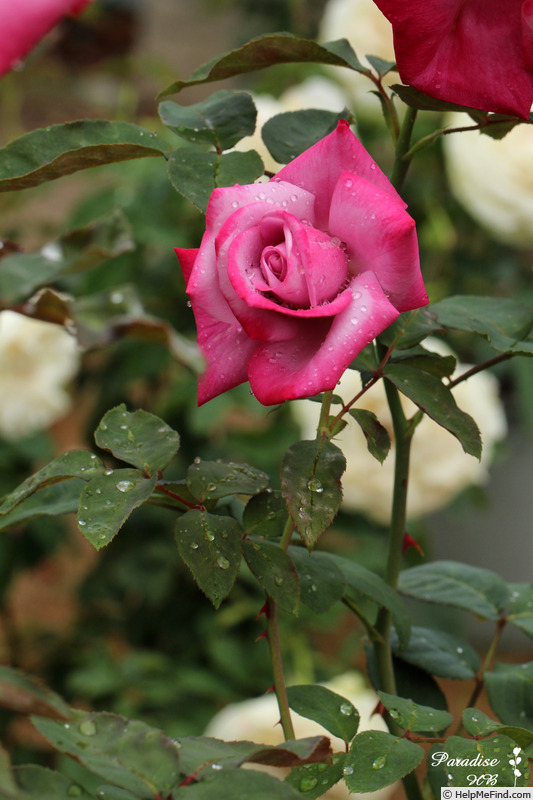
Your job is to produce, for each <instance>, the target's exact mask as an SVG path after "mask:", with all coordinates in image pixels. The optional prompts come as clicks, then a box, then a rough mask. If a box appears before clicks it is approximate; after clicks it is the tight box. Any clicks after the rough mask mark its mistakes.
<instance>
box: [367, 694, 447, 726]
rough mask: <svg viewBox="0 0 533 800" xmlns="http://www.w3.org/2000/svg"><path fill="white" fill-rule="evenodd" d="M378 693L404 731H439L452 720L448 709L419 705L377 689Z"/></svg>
mask: <svg viewBox="0 0 533 800" xmlns="http://www.w3.org/2000/svg"><path fill="white" fill-rule="evenodd" d="M378 695H379V699H380V700H381V702H382V703H383V705H384V706H385V708H386V709H387V711H388V712H389V715H390V716H391V717H392V719H393V720H394V721H395V722H396V723H397V724H398V725H399V726H400V727H401V728H403V729H404V730H405V731H414V732H415V733H416V732H424V733H429V732H430V731H431V732H440V731H444V730H446V728H448V727H449V726H450V725H451V724H452V722H453V716H452V715H451V714H450V713H449V712H448V711H442V710H441V709H438V708H431V707H430V706H423V705H419V704H418V703H414V702H413V701H412V700H410V699H407V698H405V697H398V696H397V695H394V694H388V693H387V692H379V691H378Z"/></svg>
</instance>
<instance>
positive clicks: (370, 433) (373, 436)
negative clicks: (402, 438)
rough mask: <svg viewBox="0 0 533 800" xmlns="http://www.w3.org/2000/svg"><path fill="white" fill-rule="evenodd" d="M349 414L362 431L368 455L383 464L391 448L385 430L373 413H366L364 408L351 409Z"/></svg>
mask: <svg viewBox="0 0 533 800" xmlns="http://www.w3.org/2000/svg"><path fill="white" fill-rule="evenodd" d="M349 414H350V416H351V417H353V418H354V420H355V421H356V422H357V424H358V425H359V426H360V428H361V430H362V431H363V433H364V435H365V439H366V445H367V447H368V452H369V453H370V455H372V456H374V458H375V459H377V460H378V461H379V463H380V464H383V462H384V461H385V459H386V457H387V455H388V452H389V450H390V446H391V441H390V436H389V434H388V431H387V429H386V428H384V427H383V425H382V424H381V422H380V421H379V419H378V418H377V417H376V415H375V414H374V412H373V411H366V410H365V409H364V408H351V409H350V411H349Z"/></svg>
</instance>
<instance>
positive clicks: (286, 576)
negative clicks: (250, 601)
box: [242, 536, 300, 614]
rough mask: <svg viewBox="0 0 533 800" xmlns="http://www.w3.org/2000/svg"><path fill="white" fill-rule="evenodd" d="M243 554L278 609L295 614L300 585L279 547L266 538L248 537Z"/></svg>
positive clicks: (294, 571)
mask: <svg viewBox="0 0 533 800" xmlns="http://www.w3.org/2000/svg"><path fill="white" fill-rule="evenodd" d="M242 553H243V556H244V559H245V561H246V563H247V564H248V567H249V568H250V571H251V573H252V574H253V575H255V577H256V578H257V580H258V581H259V583H260V584H261V586H262V587H263V589H264V590H265V591H266V592H267V594H269V595H270V596H271V597H272V599H273V600H275V602H276V603H277V604H278V606H279V607H280V608H283V609H284V610H285V611H288V612H289V613H290V614H297V613H298V606H299V601H300V582H299V580H298V573H297V572H296V568H295V566H294V564H293V563H292V560H291V558H290V556H289V555H287V553H285V552H284V551H283V550H282V549H281V547H280V546H279V545H277V544H274V542H269V541H268V539H267V540H265V539H259V538H257V537H252V536H248V537H247V538H246V539H244V541H243V543H242Z"/></svg>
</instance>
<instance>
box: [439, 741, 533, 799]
mask: <svg viewBox="0 0 533 800" xmlns="http://www.w3.org/2000/svg"><path fill="white" fill-rule="evenodd" d="M515 748H516V743H515V742H513V741H512V739H509V738H507V737H506V736H501V735H500V736H496V737H495V738H493V739H478V740H474V739H465V738H463V737H462V736H450V738H449V739H446V741H445V742H444V743H443V744H438V745H436V747H433V748H432V749H431V750H430V751H429V753H428V759H427V763H428V777H429V781H430V784H431V787H432V789H433V791H434V792H436V793H437V795H440V791H439V789H440V788H441V787H442V786H471V785H472V781H471V779H470V780H469V777H470V778H471V776H475V777H476V778H481V776H482V775H490V776H494V779H495V782H494V783H492V780H491V782H490V784H488V783H487V782H485V781H483V782H480V784H479V785H480V786H487V785H490V786H491V787H492V786H528V785H529V766H528V763H527V758H526V757H525V756H524V754H523V753H516V754H515V753H514V752H513V750H514V749H515ZM517 749H518V748H517ZM517 755H519V757H520V763H519V764H518V766H519V768H520V772H521V775H520V777H518V776H515V775H514V773H513V766H512V765H511V763H510V762H511V760H514V759H515V758H516V756H517ZM461 762H463V763H461ZM485 791H489V790H487V789H485Z"/></svg>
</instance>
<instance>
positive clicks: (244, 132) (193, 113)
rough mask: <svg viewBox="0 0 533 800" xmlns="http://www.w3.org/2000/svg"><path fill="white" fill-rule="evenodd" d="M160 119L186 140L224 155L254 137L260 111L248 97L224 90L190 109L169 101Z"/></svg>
mask: <svg viewBox="0 0 533 800" xmlns="http://www.w3.org/2000/svg"><path fill="white" fill-rule="evenodd" d="M159 116H160V117H161V120H162V121H163V122H164V124H165V125H167V126H168V127H169V128H170V129H171V130H172V131H174V133H177V134H178V136H181V137H182V138H183V139H187V140H188V141H189V142H195V143H196V142H198V143H201V142H203V143H204V144H209V145H211V146H213V147H214V148H215V149H216V150H217V151H223V150H229V149H230V148H231V147H235V145H236V144H237V142H239V141H240V140H241V139H243V138H244V137H245V136H251V135H252V134H253V132H254V130H255V122H256V119H257V110H256V108H255V105H254V101H253V100H252V98H251V96H250V95H249V94H248V93H246V92H228V91H225V90H223V91H220V92H216V93H215V94H213V95H211V97H208V98H207V100H203V101H202V102H201V103H194V104H193V105H189V106H181V105H178V104H177V103H173V102H172V101H171V100H167V101H165V102H163V103H160V105H159Z"/></svg>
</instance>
